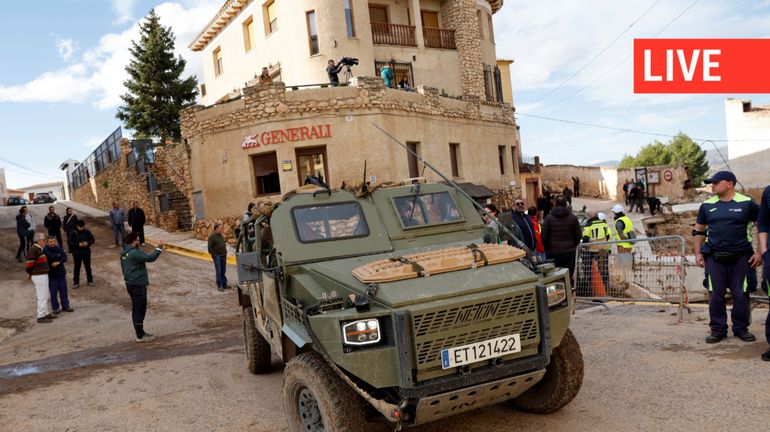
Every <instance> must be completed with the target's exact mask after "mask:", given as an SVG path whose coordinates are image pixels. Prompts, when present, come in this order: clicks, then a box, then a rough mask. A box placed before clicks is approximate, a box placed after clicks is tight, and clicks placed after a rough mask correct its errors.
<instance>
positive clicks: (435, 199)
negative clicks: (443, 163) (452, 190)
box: [393, 192, 463, 228]
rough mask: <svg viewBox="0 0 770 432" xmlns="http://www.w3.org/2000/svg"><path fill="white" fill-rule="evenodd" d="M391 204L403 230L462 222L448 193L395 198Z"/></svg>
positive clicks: (458, 211) (460, 215)
mask: <svg viewBox="0 0 770 432" xmlns="http://www.w3.org/2000/svg"><path fill="white" fill-rule="evenodd" d="M393 204H394V205H395V207H396V212H397V213H398V217H399V219H400V220H401V224H402V226H404V228H406V227H412V226H420V225H434V224H445V223H451V222H458V221H462V220H463V217H462V214H461V213H460V210H459V209H458V208H457V204H455V202H454V200H453V199H452V197H451V196H450V195H449V192H439V193H429V194H424V195H418V196H414V195H408V196H401V197H395V198H393Z"/></svg>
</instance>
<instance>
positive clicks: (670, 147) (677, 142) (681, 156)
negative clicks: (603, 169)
mask: <svg viewBox="0 0 770 432" xmlns="http://www.w3.org/2000/svg"><path fill="white" fill-rule="evenodd" d="M656 165H684V166H685V167H686V168H687V174H688V176H689V177H690V180H691V181H692V182H693V184H696V185H699V184H701V182H702V181H703V179H704V178H706V174H708V171H709V164H708V161H707V160H706V150H703V149H701V148H700V146H699V145H698V144H697V143H696V142H695V141H693V140H692V138H690V137H689V136H687V134H685V133H683V132H679V133H678V134H677V135H676V136H675V137H674V138H672V139H671V140H670V141H669V142H668V143H666V144H664V143H662V142H660V141H658V140H655V141H653V142H651V143H649V144H647V145H645V146H644V147H642V148H641V149H640V150H639V153H637V155H636V156H630V155H624V156H623V159H622V160H621V161H620V164H619V165H618V167H619V168H634V167H646V166H656Z"/></svg>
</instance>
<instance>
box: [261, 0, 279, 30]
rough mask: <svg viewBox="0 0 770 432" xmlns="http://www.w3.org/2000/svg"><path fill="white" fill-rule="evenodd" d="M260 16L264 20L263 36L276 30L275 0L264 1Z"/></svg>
mask: <svg viewBox="0 0 770 432" xmlns="http://www.w3.org/2000/svg"><path fill="white" fill-rule="evenodd" d="M262 16H263V17H264V21H265V36H267V35H269V34H271V33H273V32H274V31H276V30H278V14H277V13H276V6H275V0H271V1H268V2H265V4H264V6H262Z"/></svg>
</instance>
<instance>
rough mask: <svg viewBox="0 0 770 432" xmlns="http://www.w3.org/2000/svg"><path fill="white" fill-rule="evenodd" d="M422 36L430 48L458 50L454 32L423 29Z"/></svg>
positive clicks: (430, 28)
mask: <svg viewBox="0 0 770 432" xmlns="http://www.w3.org/2000/svg"><path fill="white" fill-rule="evenodd" d="M422 34H423V37H424V38H425V46H426V47H428V48H444V49H457V44H455V31H454V30H450V29H442V28H432V27H423V29H422Z"/></svg>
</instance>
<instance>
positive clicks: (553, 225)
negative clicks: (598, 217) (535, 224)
mask: <svg viewBox="0 0 770 432" xmlns="http://www.w3.org/2000/svg"><path fill="white" fill-rule="evenodd" d="M540 236H541V238H542V240H543V247H545V251H546V252H549V253H552V254H556V255H559V254H563V253H567V252H572V251H574V250H575V248H577V245H578V244H580V240H581V239H582V233H581V230H580V222H579V221H578V218H577V216H575V215H574V214H572V211H571V210H570V209H569V208H568V207H564V206H556V207H554V208H553V210H551V213H549V214H548V216H546V217H545V220H544V221H543V227H542V231H541V233H540Z"/></svg>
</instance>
